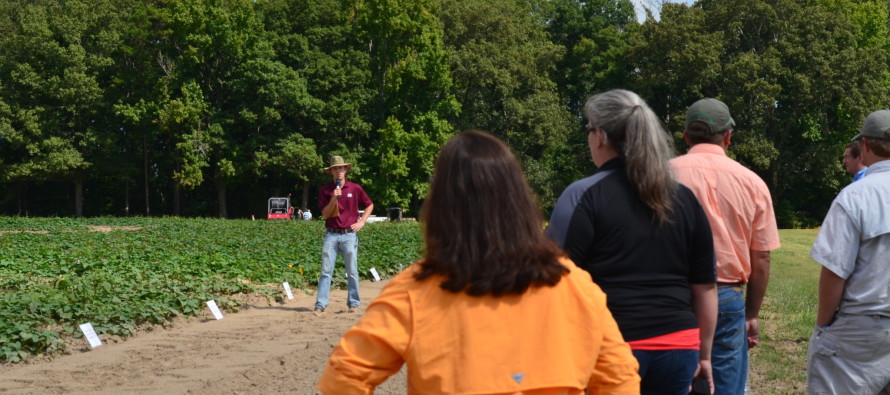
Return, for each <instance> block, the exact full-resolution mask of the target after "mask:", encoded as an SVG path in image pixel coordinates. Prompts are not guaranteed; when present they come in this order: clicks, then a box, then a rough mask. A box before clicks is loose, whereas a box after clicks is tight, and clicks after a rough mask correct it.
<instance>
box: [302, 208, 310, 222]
mask: <svg viewBox="0 0 890 395" xmlns="http://www.w3.org/2000/svg"><path fill="white" fill-rule="evenodd" d="M302 215H303V219H304V220H306V221H309V220H311V219H312V212H311V211H309V209H308V208H307V209H306V211H303V214H302Z"/></svg>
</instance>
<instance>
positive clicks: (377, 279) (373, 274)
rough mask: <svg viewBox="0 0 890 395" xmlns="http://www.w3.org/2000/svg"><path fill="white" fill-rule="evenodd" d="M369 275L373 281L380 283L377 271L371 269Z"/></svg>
mask: <svg viewBox="0 0 890 395" xmlns="http://www.w3.org/2000/svg"><path fill="white" fill-rule="evenodd" d="M371 275H372V276H374V281H380V275H379V274H377V269H374V268H373V267H372V268H371Z"/></svg>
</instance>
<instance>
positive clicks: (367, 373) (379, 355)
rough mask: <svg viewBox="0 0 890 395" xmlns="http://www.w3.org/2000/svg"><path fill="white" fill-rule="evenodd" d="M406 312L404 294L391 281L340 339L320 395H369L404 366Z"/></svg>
mask: <svg viewBox="0 0 890 395" xmlns="http://www.w3.org/2000/svg"><path fill="white" fill-rule="evenodd" d="M410 311H411V309H410V298H409V295H408V293H407V291H406V290H405V289H404V288H403V287H402V286H400V285H399V283H397V279H393V282H392V283H390V284H389V285H387V286H386V287H385V288H384V289H383V291H382V292H381V293H380V295H379V296H378V297H377V298H376V299H374V302H372V303H371V305H370V306H368V310H367V311H366V312H365V314H364V316H362V318H361V320H359V322H358V323H357V324H356V325H355V326H353V327H352V328H351V329H349V331H347V332H346V334H344V335H343V337H342V338H341V339H340V344H339V345H338V346H337V347H336V348H334V351H333V353H332V354H331V357H330V359H329V360H328V364H327V367H326V368H325V370H324V373H322V375H321V379H320V381H319V383H318V390H319V391H321V392H322V393H324V394H373V393H374V388H376V387H377V386H378V385H380V384H381V383H382V382H383V381H385V380H386V379H387V378H388V377H389V376H391V375H393V374H395V373H397V372H398V371H399V370H400V369H401V367H402V364H403V363H404V359H403V355H405V352H406V350H407V348H408V343H409V342H410V340H411V327H412V325H411V313H410Z"/></svg>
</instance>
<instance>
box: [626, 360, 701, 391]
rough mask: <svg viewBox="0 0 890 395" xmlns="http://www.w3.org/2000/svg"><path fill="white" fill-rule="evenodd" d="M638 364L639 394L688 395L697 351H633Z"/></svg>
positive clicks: (695, 367)
mask: <svg viewBox="0 0 890 395" xmlns="http://www.w3.org/2000/svg"><path fill="white" fill-rule="evenodd" d="M633 354H634V357H636V358H637V362H639V363H640V378H641V379H642V382H641V383H640V393H641V394H642V395H646V394H652V395H655V394H664V395H669V394H676V395H688V394H689V386H690V385H692V376H693V375H694V374H695V369H697V368H698V350H658V351H650V350H633Z"/></svg>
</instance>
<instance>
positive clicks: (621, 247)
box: [547, 90, 717, 395]
mask: <svg viewBox="0 0 890 395" xmlns="http://www.w3.org/2000/svg"><path fill="white" fill-rule="evenodd" d="M584 115H585V116H586V118H587V143H588V147H589V148H590V154H591V156H592V157H593V162H594V163H595V164H596V166H597V167H598V168H599V169H598V171H597V172H596V173H595V174H594V175H593V176H591V177H587V178H584V179H582V180H579V181H576V182H574V183H573V184H571V185H570V186H569V187H568V188H566V190H565V191H564V192H563V193H562V195H561V196H560V197H559V200H558V201H557V203H556V206H555V207H554V209H553V214H552V216H551V218H550V225H549V227H548V228H547V232H548V234H549V235H550V237H551V238H552V239H553V240H555V241H556V242H557V243H558V244H559V245H560V246H561V247H562V248H563V249H565V251H566V252H568V254H569V258H571V259H572V260H573V261H574V262H575V263H577V264H578V266H579V267H581V268H582V269H584V270H587V271H588V272H590V274H591V276H592V277H593V281H595V282H596V283H597V284H598V285H599V286H600V287H602V289H603V291H605V293H606V295H608V297H609V298H608V302H609V303H608V305H609V310H611V311H612V314H613V315H614V316H615V320H616V321H617V322H618V327H619V328H621V333H622V335H624V339H625V340H627V342H628V343H629V344H630V347H631V349H633V354H634V356H636V358H637V360H638V361H639V363H640V376H641V378H642V384H641V391H642V393H643V394H684V395H685V394H687V393H689V386H690V384H692V381H693V377H697V378H699V379H701V380H707V387H709V388H708V389H710V388H713V386H712V385H711V383H710V377H711V363H710V360H711V340H712V336H713V333H714V325H715V322H716V319H717V288H716V283H715V281H716V277H715V273H714V270H715V269H714V248H713V241H712V238H711V229H710V227H709V225H708V219H707V217H705V213H704V211H702V208H701V205H699V203H698V200H696V199H695V196H694V195H693V194H692V191H690V190H689V189H688V188H686V187H684V186H682V185H679V184H678V183H677V182H676V181H674V179H673V176H672V174H671V169H670V166H669V165H668V159H670V158H671V156H672V148H671V143H670V141H669V136H668V134H667V132H666V131H665V130H664V128H663V127H662V126H661V122H660V121H659V119H658V117H657V116H656V115H655V113H653V112H652V110H651V109H650V108H649V106H648V105H647V104H646V103H645V102H644V101H643V99H641V98H640V97H639V96H638V95H637V94H636V93H633V92H630V91H626V90H611V91H608V92H605V93H600V94H597V95H594V96H592V97H590V98H589V99H588V100H587V103H586V104H585V106H584Z"/></svg>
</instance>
